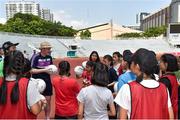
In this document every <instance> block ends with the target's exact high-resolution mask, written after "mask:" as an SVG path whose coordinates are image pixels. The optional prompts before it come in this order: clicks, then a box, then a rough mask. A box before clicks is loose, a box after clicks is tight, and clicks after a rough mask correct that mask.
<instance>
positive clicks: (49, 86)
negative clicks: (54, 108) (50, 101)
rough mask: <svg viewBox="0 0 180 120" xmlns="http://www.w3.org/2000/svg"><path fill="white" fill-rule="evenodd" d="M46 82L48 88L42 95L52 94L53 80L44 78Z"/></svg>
mask: <svg viewBox="0 0 180 120" xmlns="http://www.w3.org/2000/svg"><path fill="white" fill-rule="evenodd" d="M44 82H45V83H46V89H45V90H44V92H43V93H42V95H44V96H52V94H53V89H52V83H51V80H44Z"/></svg>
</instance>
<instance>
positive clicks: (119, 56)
mask: <svg viewBox="0 0 180 120" xmlns="http://www.w3.org/2000/svg"><path fill="white" fill-rule="evenodd" d="M113 55H117V57H118V58H121V57H122V55H121V54H120V52H118V51H116V52H113Z"/></svg>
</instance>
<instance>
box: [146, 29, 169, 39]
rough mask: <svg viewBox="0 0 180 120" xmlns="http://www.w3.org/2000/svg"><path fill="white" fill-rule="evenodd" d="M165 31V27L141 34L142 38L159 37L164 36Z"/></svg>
mask: <svg viewBox="0 0 180 120" xmlns="http://www.w3.org/2000/svg"><path fill="white" fill-rule="evenodd" d="M166 30H167V27H166V26H162V27H155V28H150V29H148V30H146V31H145V32H144V33H143V36H144V37H158V36H160V35H165V33H166Z"/></svg>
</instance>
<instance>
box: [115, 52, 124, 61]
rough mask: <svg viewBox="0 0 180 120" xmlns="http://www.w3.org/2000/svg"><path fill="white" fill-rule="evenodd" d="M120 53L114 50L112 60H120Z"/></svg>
mask: <svg viewBox="0 0 180 120" xmlns="http://www.w3.org/2000/svg"><path fill="white" fill-rule="evenodd" d="M121 58H122V55H121V54H120V53H119V52H114V53H113V62H114V63H117V62H121Z"/></svg>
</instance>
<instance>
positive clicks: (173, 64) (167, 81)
mask: <svg viewBox="0 0 180 120" xmlns="http://www.w3.org/2000/svg"><path fill="white" fill-rule="evenodd" d="M159 65H160V70H161V72H162V73H163V75H162V76H160V80H159V81H160V82H161V83H163V84H164V85H166V87H167V88H168V90H169V94H170V98H171V103H172V107H173V111H174V118H175V119H177V117H178V81H177V78H176V76H175V74H174V72H175V71H178V64H177V59H176V57H175V56H174V55H171V54H164V55H162V56H161V58H160V64H159Z"/></svg>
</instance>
